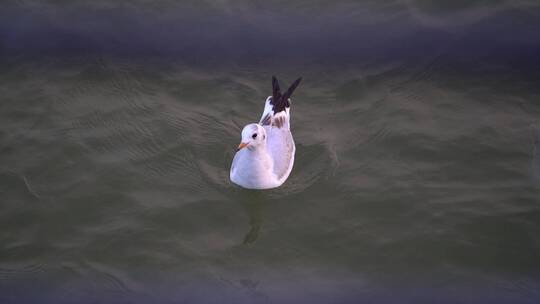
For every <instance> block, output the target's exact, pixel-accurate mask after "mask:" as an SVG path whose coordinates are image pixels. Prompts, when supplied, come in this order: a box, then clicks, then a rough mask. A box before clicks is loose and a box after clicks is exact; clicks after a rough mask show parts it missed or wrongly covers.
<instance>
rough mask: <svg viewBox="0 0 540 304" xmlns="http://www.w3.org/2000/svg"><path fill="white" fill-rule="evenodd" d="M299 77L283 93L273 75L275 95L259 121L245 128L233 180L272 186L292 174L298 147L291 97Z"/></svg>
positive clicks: (257, 186)
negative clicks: (293, 132)
mask: <svg viewBox="0 0 540 304" xmlns="http://www.w3.org/2000/svg"><path fill="white" fill-rule="evenodd" d="M300 81H301V78H299V79H297V80H296V81H295V82H294V83H293V84H292V85H291V87H290V88H289V89H288V90H287V92H285V93H284V94H281V91H280V88H279V84H278V81H277V79H276V78H275V77H272V96H269V97H268V98H267V99H266V102H265V106H264V111H263V114H262V116H261V119H260V121H259V123H252V124H248V125H247V126H245V127H244V129H243V130H242V139H241V143H240V145H239V146H238V151H237V152H236V154H235V156H234V159H233V162H232V165H231V171H230V179H231V181H232V182H233V183H235V184H237V185H239V186H241V187H244V188H247V189H271V188H276V187H279V186H281V185H282V184H283V183H284V182H285V180H287V178H288V177H289V174H290V173H291V170H292V167H293V164H294V153H295V151H296V147H295V145H294V140H293V137H292V134H291V129H290V101H291V100H290V97H291V95H292V93H293V91H294V89H296V87H297V86H298V84H299V83H300Z"/></svg>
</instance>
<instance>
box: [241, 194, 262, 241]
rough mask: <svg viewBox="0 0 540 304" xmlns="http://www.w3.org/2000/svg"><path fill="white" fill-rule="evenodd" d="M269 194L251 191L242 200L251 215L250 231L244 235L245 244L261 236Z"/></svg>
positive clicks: (249, 215) (243, 205)
mask: <svg viewBox="0 0 540 304" xmlns="http://www.w3.org/2000/svg"><path fill="white" fill-rule="evenodd" d="M267 200H268V196H267V195H266V194H265V193H263V192H261V191H249V193H248V194H247V195H246V196H245V197H244V198H243V199H242V200H241V201H240V203H241V204H242V207H244V209H245V210H246V213H247V215H248V217H249V231H248V232H247V234H246V235H245V236H244V241H243V242H242V243H243V244H251V243H253V242H255V241H256V240H257V239H258V238H259V232H260V231H261V227H262V224H263V221H264V210H265V206H266V202H267Z"/></svg>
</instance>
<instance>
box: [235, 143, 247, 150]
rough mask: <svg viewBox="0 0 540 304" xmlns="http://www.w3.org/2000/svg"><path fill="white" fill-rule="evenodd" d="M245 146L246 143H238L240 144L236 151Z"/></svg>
mask: <svg viewBox="0 0 540 304" xmlns="http://www.w3.org/2000/svg"><path fill="white" fill-rule="evenodd" d="M247 145H248V144H246V143H240V144H239V145H238V149H236V151H240V149H242V148H245V147H246V146H247Z"/></svg>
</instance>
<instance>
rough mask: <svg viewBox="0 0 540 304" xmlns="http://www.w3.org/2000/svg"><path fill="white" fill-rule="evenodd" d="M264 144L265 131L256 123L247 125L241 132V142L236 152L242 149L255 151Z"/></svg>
mask: <svg viewBox="0 0 540 304" xmlns="http://www.w3.org/2000/svg"><path fill="white" fill-rule="evenodd" d="M265 143H266V131H265V130H264V128H263V127H262V126H261V125H259V124H256V123H252V124H249V125H247V126H245V127H244V129H243V130H242V140H241V142H240V145H238V150H237V151H239V150H241V149H243V148H248V149H255V148H257V147H258V146H262V145H264V144H265Z"/></svg>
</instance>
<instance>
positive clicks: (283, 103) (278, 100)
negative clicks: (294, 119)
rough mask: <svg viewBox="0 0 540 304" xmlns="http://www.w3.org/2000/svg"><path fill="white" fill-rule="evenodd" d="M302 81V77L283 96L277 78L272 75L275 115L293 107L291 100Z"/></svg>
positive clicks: (272, 102)
mask: <svg viewBox="0 0 540 304" xmlns="http://www.w3.org/2000/svg"><path fill="white" fill-rule="evenodd" d="M300 81H302V77H299V78H298V79H296V80H295V81H294V82H293V83H292V84H291V86H290V87H289V88H288V89H287V91H286V92H285V93H284V94H281V90H280V88H279V82H278V80H277V77H276V76H274V75H272V101H271V104H272V105H273V107H272V110H273V111H274V114H276V113H279V112H281V111H284V110H285V109H286V108H289V107H290V106H291V104H290V103H289V98H291V95H292V93H293V92H294V90H295V89H296V87H298V85H299V84H300Z"/></svg>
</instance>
